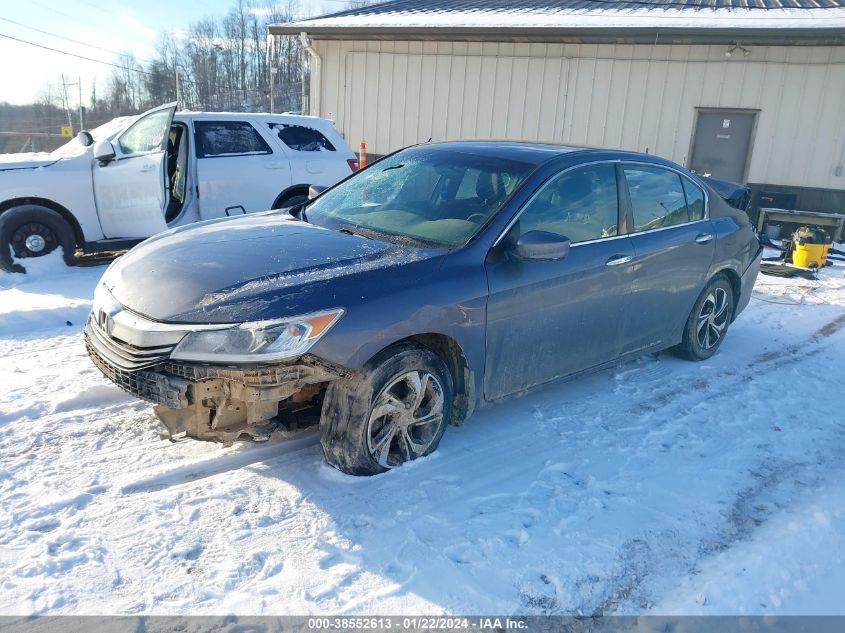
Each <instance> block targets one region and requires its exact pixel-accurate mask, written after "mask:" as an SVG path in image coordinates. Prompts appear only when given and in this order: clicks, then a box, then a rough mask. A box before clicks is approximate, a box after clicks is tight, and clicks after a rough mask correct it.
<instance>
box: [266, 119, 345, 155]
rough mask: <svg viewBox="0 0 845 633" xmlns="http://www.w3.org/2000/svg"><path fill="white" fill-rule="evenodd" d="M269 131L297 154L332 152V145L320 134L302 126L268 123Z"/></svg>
mask: <svg viewBox="0 0 845 633" xmlns="http://www.w3.org/2000/svg"><path fill="white" fill-rule="evenodd" d="M267 125H268V126H270V129H271V130H273V132H275V133H276V134H277V135H278V137H279V139H280V140H281V141H282V143H284V144H285V145H287V146H288V147H289V148H291V149H293V150H296V151H297V152H333V151H335V149H334V145H332V144H331V142H329V139H327V138H326V137H325V136H323V134H322V132H320V131H318V130H315V129H313V128H310V127H306V126H304V125H293V124H290V123H268V124H267Z"/></svg>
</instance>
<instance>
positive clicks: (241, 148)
mask: <svg viewBox="0 0 845 633" xmlns="http://www.w3.org/2000/svg"><path fill="white" fill-rule="evenodd" d="M194 130H195V135H196V143H197V156H198V157H199V158H208V157H210V156H237V155H241V154H272V153H273V150H271V149H270V146H269V145H267V141H265V140H264V139H263V138H261V135H260V134H259V133H258V130H256V129H255V128H254V127H252V125H251V124H249V123H247V122H246V121H196V122H195V123H194Z"/></svg>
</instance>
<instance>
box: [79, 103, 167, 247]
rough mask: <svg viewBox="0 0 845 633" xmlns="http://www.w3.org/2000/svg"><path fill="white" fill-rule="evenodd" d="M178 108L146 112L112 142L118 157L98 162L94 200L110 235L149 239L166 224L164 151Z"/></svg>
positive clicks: (101, 220)
mask: <svg viewBox="0 0 845 633" xmlns="http://www.w3.org/2000/svg"><path fill="white" fill-rule="evenodd" d="M175 111H176V105H175V104H167V105H164V106H161V107H159V108H156V109H154V110H150V111H149V112H145V113H144V114H142V115H141V116H140V117H139V118H138V120H136V121H135V122H134V123H133V124H132V125H130V126H129V127H128V128H127V129H126V131H125V132H123V133H122V134H120V136H118V137H117V138H116V139H115V140H114V141H112V145H113V146H114V152H115V158H114V159H113V160H110V161H108V162H103V163H100V162H97V161H95V162H94V165H93V170H94V173H93V183H94V199H95V201H96V204H97V215H98V216H99V218H100V226H101V227H102V229H103V235H105V237H107V238H126V239H131V238H143V237H150V236H151V235H155V234H156V233H160V232H161V231H163V230H165V229H166V228H167V223H166V222H165V219H164V208H165V206H166V204H167V188H166V185H165V151H166V149H167V137H168V134H169V132H170V123H171V121H172V120H173V113H174V112H175Z"/></svg>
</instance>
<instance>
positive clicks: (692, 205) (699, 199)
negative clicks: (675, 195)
mask: <svg viewBox="0 0 845 633" xmlns="http://www.w3.org/2000/svg"><path fill="white" fill-rule="evenodd" d="M681 181H682V182H683V183H684V193H686V194H687V209H689V219H690V220H692V221H693V222H694V221H695V220H703V219H704V192H703V191H702V190H701V187H699V186H698V185H696V184H695V183H694V182H692V181H691V180H690V179H689V178H681Z"/></svg>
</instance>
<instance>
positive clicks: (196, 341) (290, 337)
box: [170, 308, 343, 363]
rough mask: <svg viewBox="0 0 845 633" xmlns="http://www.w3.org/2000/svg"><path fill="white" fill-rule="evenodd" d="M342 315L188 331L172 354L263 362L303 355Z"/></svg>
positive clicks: (203, 359)
mask: <svg viewBox="0 0 845 633" xmlns="http://www.w3.org/2000/svg"><path fill="white" fill-rule="evenodd" d="M341 316H343V310H342V309H340V308H337V309H335V310H327V311H325V312H316V313H314V314H307V315H304V316H299V317H291V318H289V319H280V320H277V321H254V322H251V323H242V324H240V325H237V326H222V327H221V328H220V329H213V330H211V329H209V330H200V331H196V332H189V333H188V334H186V335H185V337H184V338H183V339H182V340H181V341H179V344H178V345H177V346H176V349H174V350H173V353H171V355H170V357H171V358H173V359H175V360H191V361H199V362H215V363H221V362H232V363H260V362H265V361H276V360H283V359H287V358H295V357H296V356H301V355H302V354H304V353H305V352H307V351H308V350H309V349H311V346H312V345H314V343H316V342H317V341H318V340H320V339H321V338H322V337H323V336H324V335H325V334H326V333H327V332H328V331H329V330H330V329H331V327H332V326H333V325H334V324H335V323H337V321H338V320H339V319H340V317H341Z"/></svg>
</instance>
